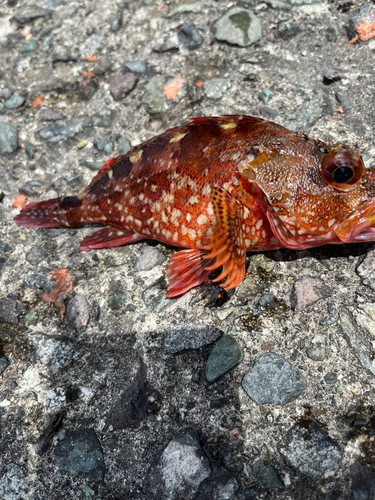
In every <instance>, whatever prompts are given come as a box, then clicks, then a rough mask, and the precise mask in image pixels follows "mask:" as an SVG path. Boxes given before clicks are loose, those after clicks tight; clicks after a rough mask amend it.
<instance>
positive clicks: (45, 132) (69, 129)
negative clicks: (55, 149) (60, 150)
mask: <svg viewBox="0 0 375 500" xmlns="http://www.w3.org/2000/svg"><path fill="white" fill-rule="evenodd" d="M89 125H91V122H90V120H89V119H88V118H85V119H84V120H81V121H77V122H73V123H69V124H67V125H57V123H51V124H50V125H47V127H44V128H42V129H40V130H38V134H39V136H40V137H41V138H42V139H45V140H46V141H47V142H52V143H55V142H60V141H67V140H68V139H73V137H75V136H76V135H78V134H79V133H80V132H82V131H83V130H84V129H85V128H86V127H88V126H89Z"/></svg>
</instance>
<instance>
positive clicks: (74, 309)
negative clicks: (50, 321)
mask: <svg viewBox="0 0 375 500" xmlns="http://www.w3.org/2000/svg"><path fill="white" fill-rule="evenodd" d="M66 320H67V322H68V324H69V326H70V327H71V328H74V329H75V330H77V331H78V330H81V329H82V328H85V327H86V326H87V324H88V322H89V320H90V312H89V307H88V304H87V300H86V297H85V296H84V295H83V294H82V293H77V295H75V296H74V297H73V298H72V299H70V300H69V302H68V304H67V306H66Z"/></svg>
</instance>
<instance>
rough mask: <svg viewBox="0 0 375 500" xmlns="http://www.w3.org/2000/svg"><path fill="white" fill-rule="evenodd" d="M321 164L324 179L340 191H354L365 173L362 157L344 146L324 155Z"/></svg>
mask: <svg viewBox="0 0 375 500" xmlns="http://www.w3.org/2000/svg"><path fill="white" fill-rule="evenodd" d="M321 162H322V175H323V179H324V180H325V182H326V183H327V184H328V185H329V186H332V187H333V188H334V189H336V190H338V191H350V190H352V189H354V188H355V187H356V186H357V185H358V184H359V182H360V181H361V179H362V177H363V174H364V172H365V166H364V163H363V160H362V158H361V156H360V155H359V154H358V153H356V152H355V151H353V150H352V149H349V148H348V147H346V146H343V145H339V146H337V147H335V148H333V149H331V151H329V152H328V153H327V154H325V155H323V157H322V160H321Z"/></svg>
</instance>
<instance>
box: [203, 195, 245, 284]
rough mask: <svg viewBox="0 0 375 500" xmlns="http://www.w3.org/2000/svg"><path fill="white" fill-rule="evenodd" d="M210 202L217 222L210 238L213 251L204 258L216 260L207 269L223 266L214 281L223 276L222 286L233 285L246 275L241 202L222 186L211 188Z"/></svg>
mask: <svg viewBox="0 0 375 500" xmlns="http://www.w3.org/2000/svg"><path fill="white" fill-rule="evenodd" d="M212 204H213V206H214V213H215V217H216V221H217V225H216V228H215V231H214V233H213V235H212V237H211V245H210V246H211V248H212V250H211V252H209V253H208V254H207V256H206V258H207V259H212V258H215V262H214V263H213V264H209V265H208V266H207V267H206V269H207V270H208V271H213V270H214V269H217V268H218V267H220V266H221V265H222V266H223V267H222V272H221V273H220V275H219V276H218V277H217V278H216V279H215V280H214V281H219V280H221V279H224V278H226V281H225V282H224V283H222V285H221V286H222V287H224V288H226V289H230V288H235V287H236V286H237V285H239V284H240V283H241V281H242V280H243V278H244V276H245V257H246V245H245V241H244V237H243V229H242V223H243V214H244V205H243V204H242V203H240V202H239V201H238V200H237V199H236V198H235V197H234V196H232V195H231V194H230V193H229V192H228V191H226V190H225V189H222V188H214V190H213V192H212Z"/></svg>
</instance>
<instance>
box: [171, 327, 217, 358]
mask: <svg viewBox="0 0 375 500" xmlns="http://www.w3.org/2000/svg"><path fill="white" fill-rule="evenodd" d="M221 335H222V332H221V331H220V330H218V329H217V328H215V327H213V326H210V325H196V324H194V323H187V324H185V325H178V326H174V327H172V328H170V329H169V330H168V331H167V333H166V334H165V337H164V347H165V350H166V351H167V352H169V353H170V354H177V353H180V352H183V351H189V350H192V349H198V348H199V347H202V346H204V345H208V344H212V343H213V342H215V341H216V340H218V339H219V338H220V337H221Z"/></svg>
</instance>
